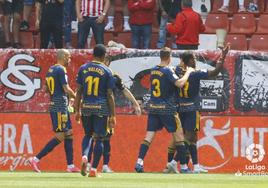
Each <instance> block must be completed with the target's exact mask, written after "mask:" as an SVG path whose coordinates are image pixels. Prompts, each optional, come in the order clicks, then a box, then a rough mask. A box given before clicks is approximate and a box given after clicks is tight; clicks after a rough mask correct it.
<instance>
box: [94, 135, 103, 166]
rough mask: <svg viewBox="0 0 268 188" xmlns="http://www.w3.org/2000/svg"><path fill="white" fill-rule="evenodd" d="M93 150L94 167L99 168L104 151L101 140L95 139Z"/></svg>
mask: <svg viewBox="0 0 268 188" xmlns="http://www.w3.org/2000/svg"><path fill="white" fill-rule="evenodd" d="M93 152H94V156H93V163H92V168H97V167H98V164H99V161H100V158H101V156H102V153H103V143H102V141H101V140H95V146H94V150H93Z"/></svg>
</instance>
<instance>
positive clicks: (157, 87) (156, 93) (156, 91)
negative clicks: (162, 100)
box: [152, 79, 161, 97]
mask: <svg viewBox="0 0 268 188" xmlns="http://www.w3.org/2000/svg"><path fill="white" fill-rule="evenodd" d="M152 85H153V86H154V90H153V95H154V96H155V97H160V96H161V90H160V81H159V80H158V79H153V81H152Z"/></svg>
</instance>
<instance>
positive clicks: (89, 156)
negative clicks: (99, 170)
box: [87, 138, 94, 172]
mask: <svg viewBox="0 0 268 188" xmlns="http://www.w3.org/2000/svg"><path fill="white" fill-rule="evenodd" d="M90 143H91V145H90V148H89V151H88V155H87V159H88V163H87V172H89V171H90V169H91V161H92V160H91V159H92V155H93V144H94V139H93V138H92V139H91V142H90Z"/></svg>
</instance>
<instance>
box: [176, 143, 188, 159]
mask: <svg viewBox="0 0 268 188" xmlns="http://www.w3.org/2000/svg"><path fill="white" fill-rule="evenodd" d="M175 145H176V150H177V154H176V157H175V161H178V160H179V161H180V164H186V147H185V145H184V142H178V143H176V144H175Z"/></svg>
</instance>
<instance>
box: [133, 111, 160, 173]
mask: <svg viewBox="0 0 268 188" xmlns="http://www.w3.org/2000/svg"><path fill="white" fill-rule="evenodd" d="M159 126H160V122H159V117H158V115H154V114H149V115H148V120H147V132H146V135H145V138H144V140H143V143H142V144H141V146H140V150H139V155H138V159H137V163H136V166H135V170H136V172H144V169H143V160H144V158H145V156H146V153H147V151H148V150H149V146H150V144H151V143H152V141H153V138H154V135H155V132H156V131H157V130H159Z"/></svg>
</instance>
